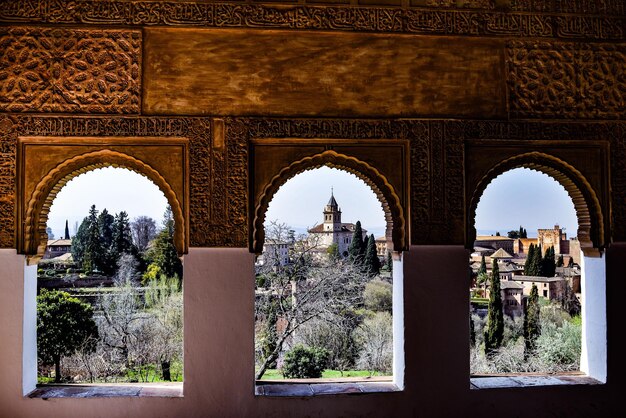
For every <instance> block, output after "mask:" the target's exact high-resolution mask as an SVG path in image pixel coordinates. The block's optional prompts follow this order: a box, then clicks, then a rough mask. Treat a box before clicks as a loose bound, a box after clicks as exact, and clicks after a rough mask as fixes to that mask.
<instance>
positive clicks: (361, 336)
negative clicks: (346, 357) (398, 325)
mask: <svg viewBox="0 0 626 418" xmlns="http://www.w3.org/2000/svg"><path fill="white" fill-rule="evenodd" d="M354 338H355V339H356V340H357V342H358V343H359V345H360V346H361V349H360V354H359V359H358V366H359V367H360V368H362V369H365V370H371V371H376V372H380V373H389V372H391V367H392V362H393V320H392V317H391V314H389V312H376V313H375V314H374V316H372V317H371V318H366V319H365V320H364V321H363V323H362V324H361V325H360V326H359V327H358V328H357V330H356V331H355V336H354Z"/></svg>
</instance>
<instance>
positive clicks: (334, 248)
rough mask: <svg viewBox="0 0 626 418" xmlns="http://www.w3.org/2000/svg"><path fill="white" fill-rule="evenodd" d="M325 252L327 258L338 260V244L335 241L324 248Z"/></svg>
mask: <svg viewBox="0 0 626 418" xmlns="http://www.w3.org/2000/svg"><path fill="white" fill-rule="evenodd" d="M326 254H328V258H329V259H330V260H338V259H339V245H337V243H336V242H333V243H332V244H330V245H329V246H328V248H327V249H326Z"/></svg>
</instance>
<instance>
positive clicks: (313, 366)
mask: <svg viewBox="0 0 626 418" xmlns="http://www.w3.org/2000/svg"><path fill="white" fill-rule="evenodd" d="M327 363H328V351H327V350H326V349H324V348H317V347H305V346H303V345H296V346H295V347H294V348H292V349H291V350H290V351H288V352H287V354H285V360H284V362H283V368H282V372H283V375H284V376H285V377H286V378H288V379H303V378H317V377H322V372H323V371H324V369H325V368H326V365H327Z"/></svg>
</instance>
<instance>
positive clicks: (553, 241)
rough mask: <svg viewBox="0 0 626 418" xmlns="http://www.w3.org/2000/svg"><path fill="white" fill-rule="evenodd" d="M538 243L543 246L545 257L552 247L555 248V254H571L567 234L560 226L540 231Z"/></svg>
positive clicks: (538, 231)
mask: <svg viewBox="0 0 626 418" xmlns="http://www.w3.org/2000/svg"><path fill="white" fill-rule="evenodd" d="M537 242H538V244H539V245H541V250H542V252H543V254H542V255H545V253H546V251H547V250H548V248H550V247H554V253H555V254H569V252H570V248H569V247H570V245H569V241H567V234H566V233H565V232H563V230H562V229H561V227H559V226H558V225H554V228H552V229H538V230H537Z"/></svg>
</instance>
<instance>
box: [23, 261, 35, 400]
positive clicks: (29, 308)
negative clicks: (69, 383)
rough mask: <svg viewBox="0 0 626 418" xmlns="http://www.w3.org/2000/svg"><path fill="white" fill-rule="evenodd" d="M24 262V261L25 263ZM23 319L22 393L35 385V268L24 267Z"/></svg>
mask: <svg viewBox="0 0 626 418" xmlns="http://www.w3.org/2000/svg"><path fill="white" fill-rule="evenodd" d="M25 261H26V260H24V262H25ZM23 300H24V319H23V326H22V333H23V334H22V337H23V344H24V345H23V353H22V379H23V381H22V392H23V394H24V395H26V394H28V393H30V392H32V391H33V390H35V388H36V385H37V266H36V265H34V266H27V265H24V299H23Z"/></svg>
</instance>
